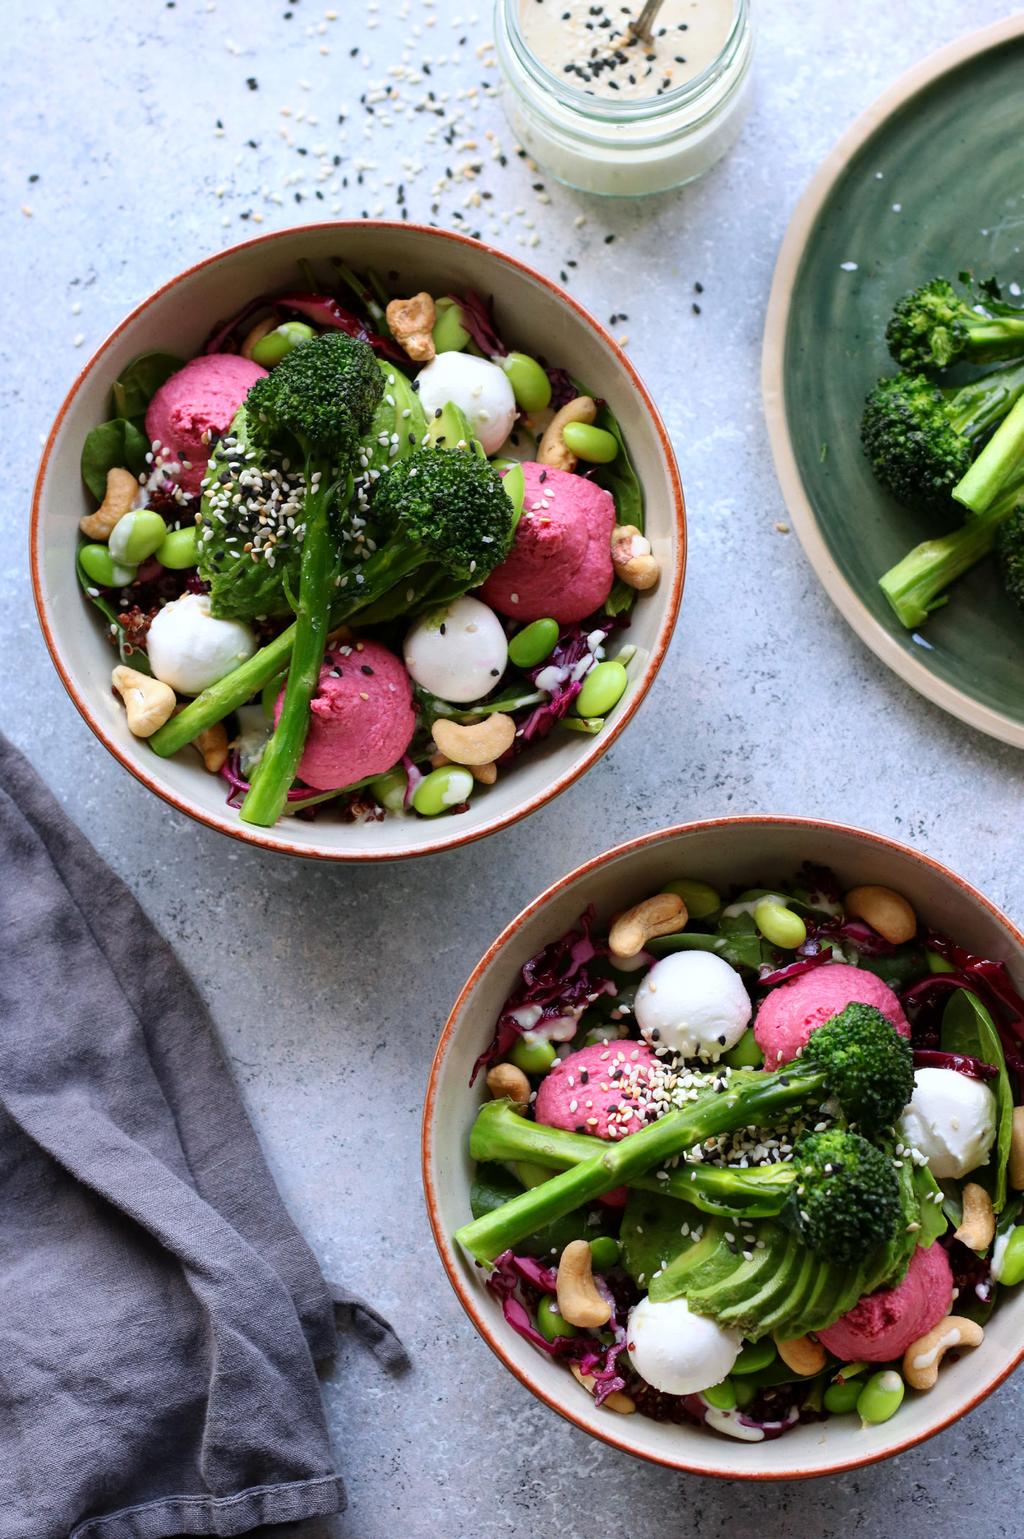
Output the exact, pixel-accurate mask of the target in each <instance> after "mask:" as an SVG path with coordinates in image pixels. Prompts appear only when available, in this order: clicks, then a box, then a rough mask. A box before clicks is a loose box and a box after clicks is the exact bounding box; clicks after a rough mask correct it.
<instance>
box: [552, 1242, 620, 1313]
mask: <svg viewBox="0 0 1024 1539" xmlns="http://www.w3.org/2000/svg"><path fill="white" fill-rule="evenodd" d="M555 1295H556V1297H557V1299H558V1312H559V1314H560V1315H561V1316H562V1318H563V1319H564V1320H568V1322H569V1324H570V1325H581V1326H583V1327H584V1328H585V1329H587V1330H595V1329H596V1328H597V1327H598V1326H601V1325H607V1324H608V1321H609V1320H610V1319H611V1317H612V1306H611V1305H610V1304H609V1303H608V1300H607V1299H603V1298H602V1297H601V1295H600V1294H599V1293H598V1291H597V1285H596V1283H595V1282H594V1273H593V1269H592V1266H591V1260H590V1246H589V1245H588V1244H587V1242H586V1240H570V1241H569V1244H568V1245H567V1246H566V1247H565V1249H564V1250H563V1252H562V1257H561V1260H560V1261H559V1263H558V1284H557V1287H556V1289H555Z"/></svg>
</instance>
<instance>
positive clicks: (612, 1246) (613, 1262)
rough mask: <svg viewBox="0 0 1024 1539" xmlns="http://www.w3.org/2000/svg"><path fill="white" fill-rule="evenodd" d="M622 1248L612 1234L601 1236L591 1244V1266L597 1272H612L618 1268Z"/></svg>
mask: <svg viewBox="0 0 1024 1539" xmlns="http://www.w3.org/2000/svg"><path fill="white" fill-rule="evenodd" d="M621 1249H622V1247H621V1246H620V1245H619V1242H618V1240H614V1239H612V1236H611V1235H610V1234H599V1235H598V1237H597V1239H596V1240H591V1242H590V1265H591V1268H592V1270H593V1271H595V1272H610V1271H611V1269H612V1267H613V1266H618V1264H619V1255H620V1252H621Z"/></svg>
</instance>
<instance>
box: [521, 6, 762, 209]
mask: <svg viewBox="0 0 1024 1539" xmlns="http://www.w3.org/2000/svg"><path fill="white" fill-rule="evenodd" d="M642 5H643V0H632V3H628V0H496V4H495V42H496V46H497V54H498V61H499V63H500V65H501V69H502V73H503V75H504V80H505V94H504V99H505V110H506V113H507V115H508V119H509V122H510V123H511V125H512V128H513V130H514V131H515V133H516V135H517V137H518V139H519V141H520V143H521V144H522V146H523V148H524V149H525V150H526V151H527V152H528V153H529V154H530V155H531V156H532V157H533V158H534V159H535V160H536V161H537V162H538V163H539V164H540V165H541V166H543V167H544V169H545V170H546V171H548V172H550V174H551V175H552V176H555V177H557V178H558V179H559V181H562V182H567V183H568V184H569V186H570V187H578V188H580V190H581V191H583V192H596V193H604V194H608V195H610V196H616V197H630V196H638V195H640V194H643V193H653V192H665V191H666V190H667V189H668V188H670V187H679V186H681V185H682V184H683V183H684V182H692V181H693V180H694V179H695V178H696V177H698V176H703V175H704V172H705V171H708V170H710V168H711V167H712V166H713V165H714V164H715V162H716V161H717V160H719V159H720V158H721V157H722V156H723V155H724V154H725V152H726V151H727V150H728V149H729V148H730V147H731V145H732V144H733V142H734V140H735V138H736V135H737V134H738V132H739V129H740V124H741V122H742V119H743V115H744V112H745V110H746V106H747V97H748V94H749V83H750V62H751V53H752V49H753V31H752V27H751V22H750V0H663V4H662V7H661V10H660V11H659V13H658V17H657V20H656V21H655V23H654V28H653V34H652V38H651V41H650V43H645V42H643V41H642V40H641V39H639V38H637V37H635V36H634V34H633V33H632V32H631V30H630V22H631V21H633V20H635V19H636V18H637V17H638V16H639V13H640V11H641V9H642Z"/></svg>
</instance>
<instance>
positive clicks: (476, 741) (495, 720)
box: [432, 711, 516, 764]
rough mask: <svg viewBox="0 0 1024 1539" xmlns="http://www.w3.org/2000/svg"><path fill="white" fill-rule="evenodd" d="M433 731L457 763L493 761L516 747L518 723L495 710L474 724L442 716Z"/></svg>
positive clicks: (445, 752) (448, 754)
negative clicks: (465, 724)
mask: <svg viewBox="0 0 1024 1539" xmlns="http://www.w3.org/2000/svg"><path fill="white" fill-rule="evenodd" d="M432 731H433V734H434V742H435V743H436V744H437V746H438V748H439V749H440V750H441V752H442V753H443V754H444V755H445V757H446V758H448V759H450V760H451V762H452V763H453V764H493V763H494V761H495V759H500V758H501V755H502V754H503V753H505V752H506V750H507V749H509V748H511V747H512V744H513V742H514V741H515V736H516V724H515V722H514V721H513V720H512V718H511V716H504V715H502V713H501V712H500V711H495V712H494V714H493V715H491V716H485V717H484V718H483V720H482V721H475V722H473V724H472V725H471V726H463V725H462V723H461V722H457V721H449V720H448V719H447V717H444V716H440V717H438V719H437V721H435V723H434V725H433V728H432Z"/></svg>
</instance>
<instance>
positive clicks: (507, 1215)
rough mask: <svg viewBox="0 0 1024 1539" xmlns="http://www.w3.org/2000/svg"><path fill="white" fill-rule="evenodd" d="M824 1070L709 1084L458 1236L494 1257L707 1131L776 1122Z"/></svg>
mask: <svg viewBox="0 0 1024 1539" xmlns="http://www.w3.org/2000/svg"><path fill="white" fill-rule="evenodd" d="M825 1083H826V1081H825V1075H824V1073H823V1072H822V1071H820V1070H817V1069H810V1068H807V1069H804V1068H801V1067H800V1066H797V1067H795V1068H786V1069H782V1070H779V1071H777V1072H776V1073H772V1074H765V1075H764V1077H763V1079H762V1080H761V1082H760V1083H759V1084H754V1085H744V1086H743V1088H742V1089H741V1090H723V1091H714V1090H711V1091H707V1092H706V1093H705V1094H704V1095H702V1096H699V1097H698V1099H697V1100H696V1101H694V1102H692V1104H691V1105H689V1106H686V1107H684V1108H683V1109H682V1110H681V1111H673V1112H668V1113H667V1114H666V1115H665V1116H664V1117H662V1118H661V1119H660V1121H658V1122H652V1123H651V1124H650V1126H649V1127H645V1128H641V1129H640V1131H639V1132H638V1133H630V1134H628V1135H627V1136H626V1137H625V1138H623V1139H622V1140H621V1142H620V1143H617V1144H607V1145H605V1147H604V1148H603V1149H602V1150H601V1152H600V1153H599V1154H595V1155H593V1156H592V1157H591V1158H590V1159H589V1160H584V1162H583V1163H582V1164H580V1165H576V1166H574V1168H573V1169H571V1170H565V1171H563V1172H562V1173H561V1174H560V1175H557V1176H552V1178H551V1180H550V1181H545V1182H543V1183H542V1185H540V1186H534V1187H531V1188H530V1189H529V1190H528V1191H525V1192H521V1193H520V1194H519V1195H518V1196H516V1197H513V1198H512V1199H511V1201H509V1202H506V1203H504V1204H503V1205H502V1206H501V1207H500V1208H495V1209H494V1211H493V1212H491V1213H485V1214H484V1215H483V1216H482V1217H480V1218H477V1219H474V1220H473V1222H472V1223H470V1224H464V1225H463V1227H462V1228H461V1229H459V1230H457V1231H456V1234H455V1238H456V1240H457V1241H458V1242H459V1244H460V1245H461V1246H462V1247H463V1249H464V1250H465V1251H467V1252H468V1254H469V1255H471V1256H472V1257H473V1258H474V1260H476V1261H481V1262H484V1263H490V1262H493V1261H494V1260H495V1258H496V1257H497V1256H500V1255H501V1253H502V1251H505V1250H509V1249H511V1248H512V1247H514V1246H516V1245H518V1244H519V1242H520V1241H521V1240H525V1239H526V1237H527V1235H531V1234H533V1233H534V1232H535V1230H537V1229H541V1228H543V1227H544V1225H545V1224H550V1223H553V1222H554V1220H555V1219H558V1218H564V1217H565V1215H566V1214H567V1213H572V1212H573V1211H574V1210H575V1209H576V1208H579V1207H582V1205H583V1204H584V1203H585V1202H591V1201H592V1200H593V1199H594V1198H596V1197H603V1196H604V1194H605V1192H610V1191H612V1190H613V1189H614V1188H615V1187H616V1186H624V1185H628V1184H629V1182H631V1181H635V1180H636V1178H637V1177H638V1176H644V1175H646V1174H647V1173H648V1171H651V1170H654V1169H655V1168H656V1167H657V1166H659V1165H661V1164H663V1163H664V1162H665V1160H668V1159H671V1158H672V1156H673V1155H676V1154H682V1153H684V1152H685V1150H687V1149H689V1148H692V1146H693V1145H694V1144H696V1143H700V1142H702V1141H703V1140H704V1139H705V1138H711V1137H714V1136H715V1135H716V1134H718V1133H728V1132H731V1131H733V1130H734V1129H736V1128H739V1127H746V1126H747V1125H748V1124H752V1125H755V1126H765V1127H771V1126H773V1125H774V1124H775V1123H776V1122H778V1120H779V1117H780V1115H781V1114H782V1113H784V1112H786V1111H787V1110H789V1108H791V1107H793V1106H798V1105H801V1104H803V1103H804V1102H805V1101H807V1100H808V1099H810V1097H811V1096H813V1095H814V1094H815V1093H816V1092H822V1091H824V1089H825Z"/></svg>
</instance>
